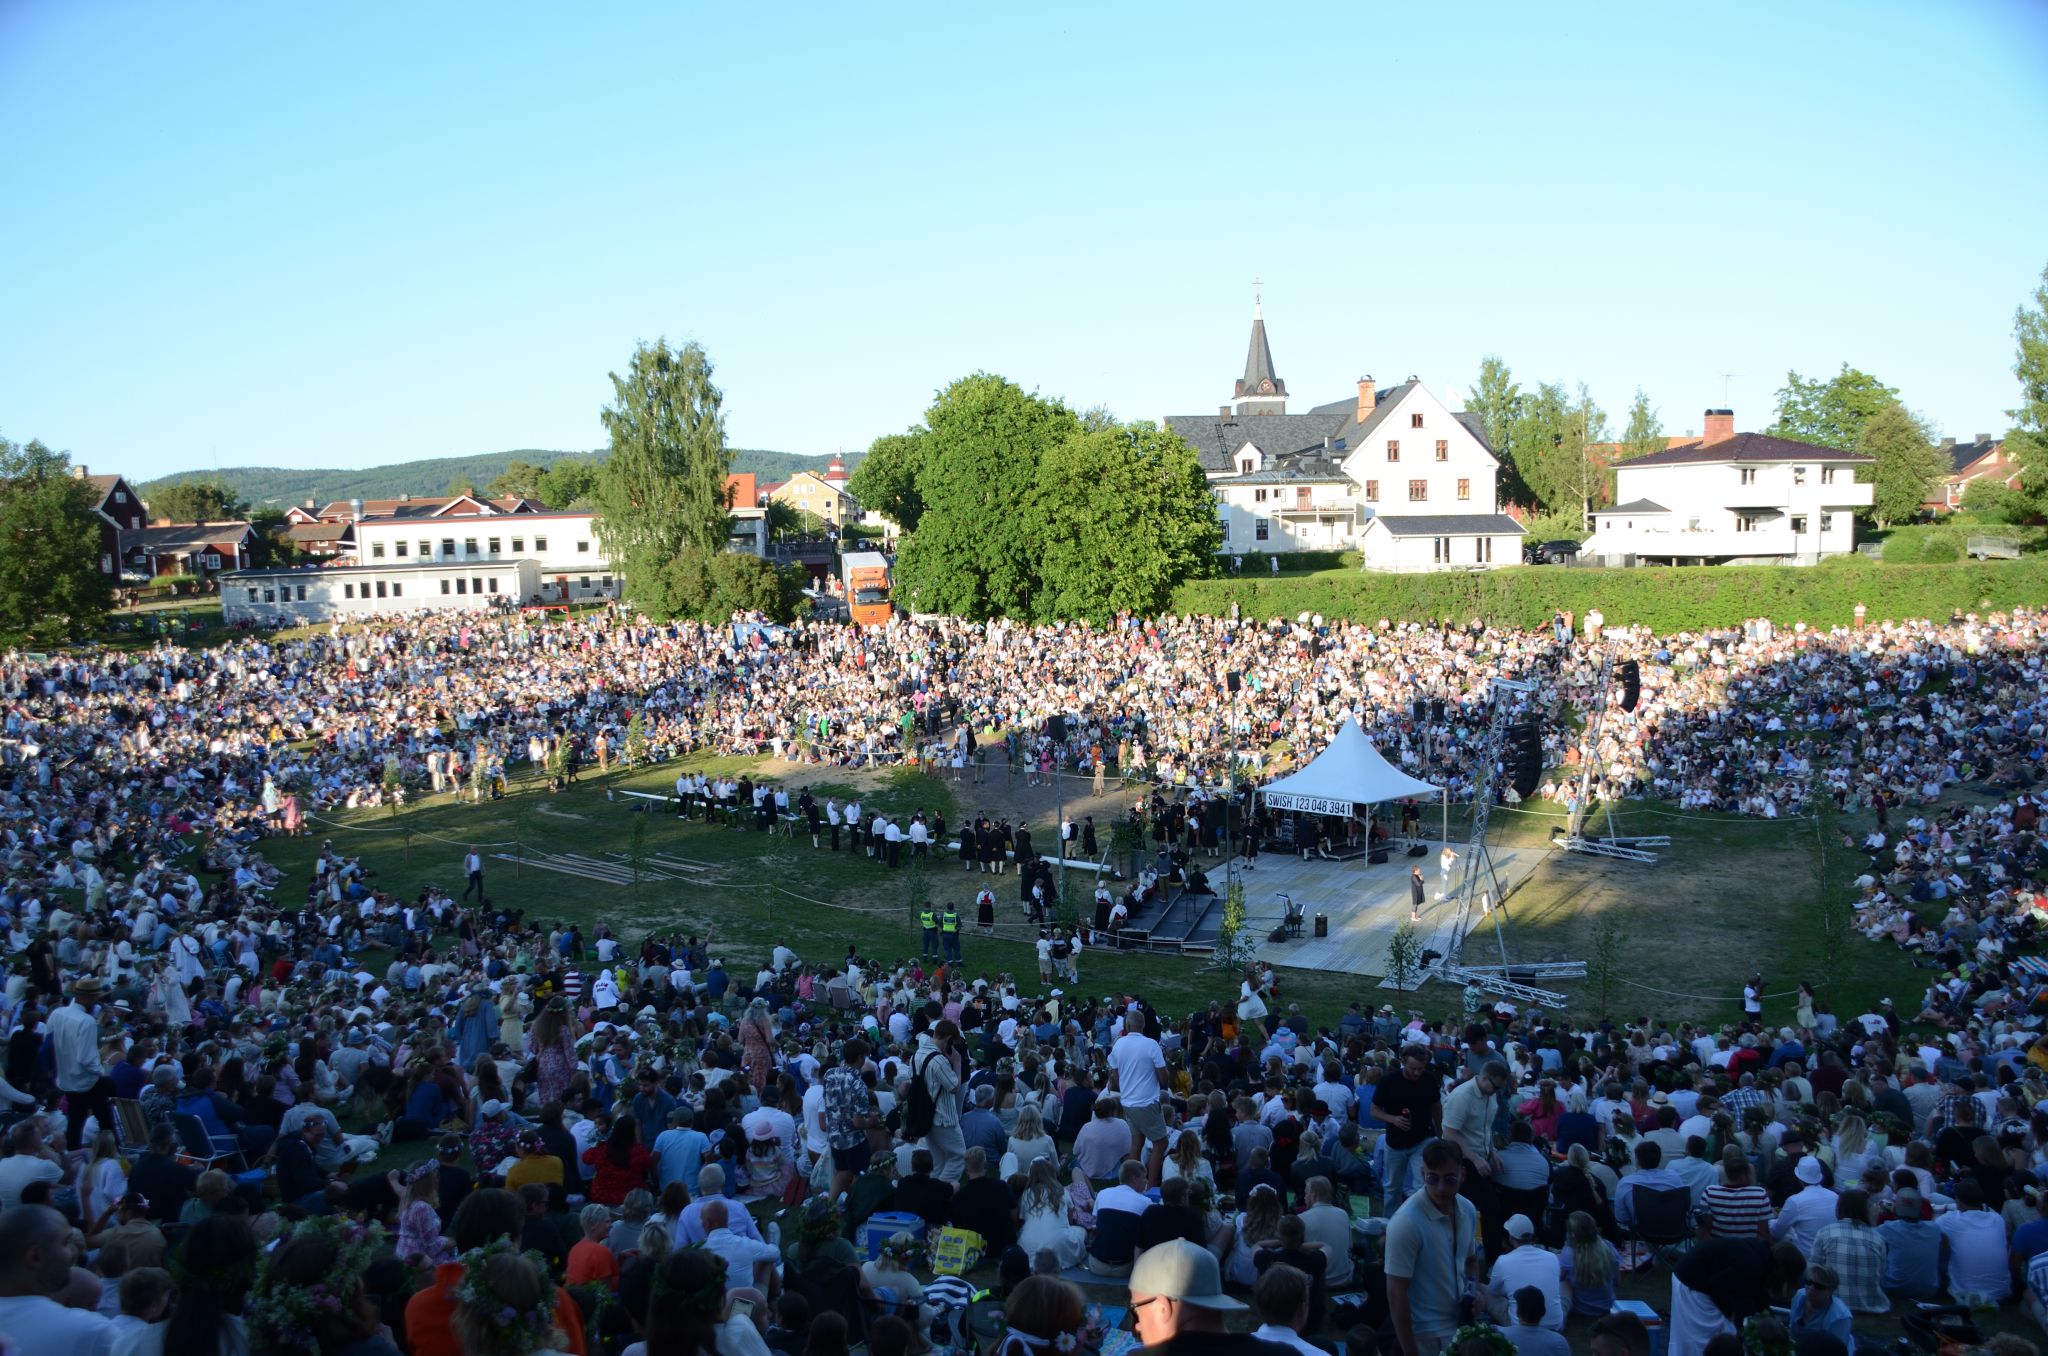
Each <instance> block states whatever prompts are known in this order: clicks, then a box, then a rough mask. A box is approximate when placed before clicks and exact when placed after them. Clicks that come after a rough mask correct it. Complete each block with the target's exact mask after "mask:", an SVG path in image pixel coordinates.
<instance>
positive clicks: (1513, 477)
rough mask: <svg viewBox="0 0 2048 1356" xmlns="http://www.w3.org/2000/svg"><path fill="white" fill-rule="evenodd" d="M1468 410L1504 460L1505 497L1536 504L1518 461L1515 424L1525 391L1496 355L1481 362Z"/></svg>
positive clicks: (1502, 488)
mask: <svg viewBox="0 0 2048 1356" xmlns="http://www.w3.org/2000/svg"><path fill="white" fill-rule="evenodd" d="M1465 408H1466V410H1467V411H1469V412H1471V413H1473V414H1476V415H1478V416H1479V423H1480V427H1482V428H1484V429H1485V430H1486V441H1487V442H1488V443H1489V444H1491V445H1492V447H1493V455H1494V456H1496V457H1498V458H1500V470H1501V477H1500V492H1501V497H1502V498H1504V499H1507V500H1508V501H1510V502H1511V503H1516V504H1527V503H1530V502H1532V496H1531V495H1530V492H1529V488H1528V484H1527V482H1526V481H1524V480H1523V478H1522V473H1521V467H1520V466H1519V465H1517V463H1516V460H1515V446H1514V442H1515V421H1516V419H1517V418H1518V417H1520V414H1521V410H1522V388H1521V385H1520V384H1519V383H1518V382H1516V380H1515V376H1514V373H1512V372H1510V371H1509V370H1508V365H1507V364H1506V363H1504V362H1502V361H1501V360H1500V358H1499V357H1498V356H1496V355H1495V354H1492V353H1489V354H1487V355H1486V356H1485V357H1484V358H1481V359H1480V360H1479V376H1478V379H1477V380H1475V381H1474V382H1473V383H1472V389H1471V391H1470V392H1468V393H1467V394H1466V396H1465Z"/></svg>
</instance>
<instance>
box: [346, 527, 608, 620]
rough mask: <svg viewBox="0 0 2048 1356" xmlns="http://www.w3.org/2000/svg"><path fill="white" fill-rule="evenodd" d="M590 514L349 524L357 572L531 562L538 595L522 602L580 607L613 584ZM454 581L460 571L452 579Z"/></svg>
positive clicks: (523, 597) (525, 597)
mask: <svg viewBox="0 0 2048 1356" xmlns="http://www.w3.org/2000/svg"><path fill="white" fill-rule="evenodd" d="M596 523H597V515H596V514H594V513H574V512H569V513H520V514H516V515H505V516H502V517H464V518H427V519H419V518H410V519H407V518H364V519H363V520H361V521H360V522H358V523H356V524H355V563H356V564H357V565H359V566H377V565H399V564H412V565H415V566H418V565H423V564H431V565H446V564H456V565H461V566H463V567H465V568H467V567H470V566H474V565H477V564H498V563H503V562H509V561H518V560H529V561H532V562H533V565H534V567H535V570H536V572H537V575H538V580H539V583H538V586H537V589H535V590H531V591H528V592H527V593H524V594H522V595H521V597H520V601H522V602H530V601H535V597H534V595H535V594H536V593H537V594H538V600H539V601H543V602H550V603H581V602H589V601H593V600H596V599H602V598H616V597H617V596H618V592H619V588H618V585H619V581H618V579H617V577H616V576H614V575H613V574H612V568H611V565H610V563H609V562H608V561H607V560H606V559H605V554H604V543H603V542H601V541H599V540H598V536H597V527H596ZM455 577H456V578H460V573H459V572H458V573H457V574H456V576H455Z"/></svg>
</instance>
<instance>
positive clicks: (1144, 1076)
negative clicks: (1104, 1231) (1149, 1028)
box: [1109, 1025, 1166, 1182]
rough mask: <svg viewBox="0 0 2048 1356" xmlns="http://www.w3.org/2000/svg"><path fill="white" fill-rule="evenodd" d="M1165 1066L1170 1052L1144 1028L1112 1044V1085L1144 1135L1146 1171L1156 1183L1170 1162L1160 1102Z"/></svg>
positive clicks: (1132, 1124) (1126, 1118)
mask: <svg viewBox="0 0 2048 1356" xmlns="http://www.w3.org/2000/svg"><path fill="white" fill-rule="evenodd" d="M1165 1068H1166V1052H1165V1051H1163V1050H1161V1049H1160V1048H1159V1042H1158V1041H1156V1040H1154V1039H1153V1038H1152V1037H1151V1036H1149V1035H1147V1034H1146V1033H1145V1031H1144V1030H1143V1029H1142V1028H1141V1027H1138V1026H1135V1025H1134V1026H1133V1027H1132V1028H1131V1029H1129V1030H1127V1031H1125V1032H1124V1034H1123V1035H1121V1036H1119V1037H1117V1040H1116V1044H1114V1045H1112V1046H1110V1047H1109V1070H1110V1072H1109V1086H1110V1088H1111V1089H1112V1090H1113V1091H1115V1093H1116V1094H1117V1097H1118V1099H1119V1100H1120V1101H1121V1102H1122V1104H1123V1109H1124V1121H1125V1123H1126V1124H1128V1125H1129V1126H1130V1127H1131V1129H1132V1131H1133V1132H1135V1133H1136V1134H1139V1135H1142V1136H1144V1139H1145V1144H1146V1150H1145V1172H1146V1176H1147V1178H1148V1179H1149V1180H1150V1181H1154V1182H1156V1181H1158V1180H1159V1174H1160V1172H1161V1170H1162V1169H1163V1168H1164V1167H1165V1164H1166V1115H1165V1112H1164V1111H1163V1110H1162V1109H1161V1108H1160V1105H1159V1075H1160V1073H1161V1072H1162V1071H1163V1070H1164V1069H1165Z"/></svg>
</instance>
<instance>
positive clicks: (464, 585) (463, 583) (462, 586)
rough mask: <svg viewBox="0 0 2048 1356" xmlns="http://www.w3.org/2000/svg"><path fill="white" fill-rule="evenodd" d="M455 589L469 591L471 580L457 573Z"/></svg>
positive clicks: (460, 591) (458, 591)
mask: <svg viewBox="0 0 2048 1356" xmlns="http://www.w3.org/2000/svg"><path fill="white" fill-rule="evenodd" d="M455 591H456V592H457V593H468V592H469V581H468V580H467V579H464V578H463V577H462V576H460V575H457V576H456V577H455Z"/></svg>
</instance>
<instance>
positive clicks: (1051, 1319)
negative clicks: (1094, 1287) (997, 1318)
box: [996, 1276, 1102, 1356]
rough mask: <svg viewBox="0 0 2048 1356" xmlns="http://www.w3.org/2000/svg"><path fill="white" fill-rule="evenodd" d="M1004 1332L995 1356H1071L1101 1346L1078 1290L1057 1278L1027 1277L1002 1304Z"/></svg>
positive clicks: (1100, 1335) (1097, 1329)
mask: <svg viewBox="0 0 2048 1356" xmlns="http://www.w3.org/2000/svg"><path fill="white" fill-rule="evenodd" d="M1003 1325H1004V1327H1005V1328H1006V1329H1007V1331H1006V1332H1005V1333H1004V1334H1003V1340H1002V1342H1001V1344H1000V1345H998V1346H997V1347H996V1356H1070V1353H1075V1352H1082V1351H1093V1350H1095V1349H1097V1348H1098V1347H1100V1346H1101V1345H1102V1334H1101V1332H1100V1330H1099V1326H1098V1325H1097V1324H1096V1322H1095V1321H1094V1319H1093V1317H1092V1316H1091V1315H1090V1314H1089V1312H1088V1302H1087V1299H1086V1297H1085V1296H1083V1295H1082V1293H1081V1288H1080V1287H1079V1286H1077V1285H1075V1284H1074V1283H1073V1282H1072V1281H1063V1280H1061V1279H1060V1278H1059V1277H1057V1276H1027V1277H1025V1278H1024V1279H1023V1280H1021V1281H1019V1282H1018V1283H1017V1288H1016V1289H1014V1290H1012V1291H1011V1292H1010V1297H1009V1298H1008V1299H1007V1300H1005V1301H1004V1302H1003Z"/></svg>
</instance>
